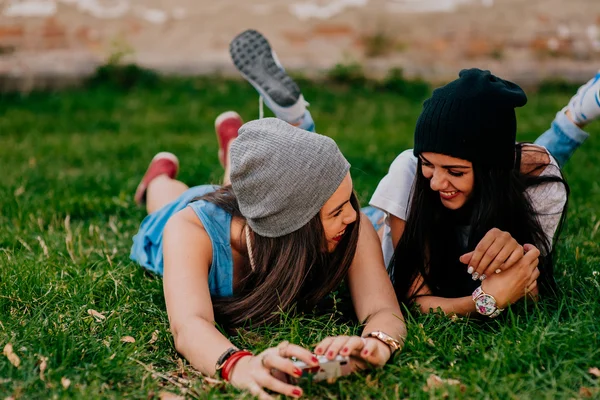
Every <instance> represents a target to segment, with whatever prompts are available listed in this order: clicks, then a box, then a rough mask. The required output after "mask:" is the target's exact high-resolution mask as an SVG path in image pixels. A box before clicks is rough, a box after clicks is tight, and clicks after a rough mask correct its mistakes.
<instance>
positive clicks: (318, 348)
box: [313, 347, 323, 358]
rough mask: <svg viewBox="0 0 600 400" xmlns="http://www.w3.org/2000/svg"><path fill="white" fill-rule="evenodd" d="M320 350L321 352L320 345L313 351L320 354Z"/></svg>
mask: <svg viewBox="0 0 600 400" xmlns="http://www.w3.org/2000/svg"><path fill="white" fill-rule="evenodd" d="M322 352H323V349H322V348H320V347H317V348H316V349H315V353H319V354H320V353H322ZM313 358H316V357H313Z"/></svg>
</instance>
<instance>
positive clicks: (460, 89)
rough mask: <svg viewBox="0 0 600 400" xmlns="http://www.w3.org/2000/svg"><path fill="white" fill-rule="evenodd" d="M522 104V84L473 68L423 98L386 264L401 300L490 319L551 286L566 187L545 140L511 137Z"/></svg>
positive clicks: (425, 307)
mask: <svg viewBox="0 0 600 400" xmlns="http://www.w3.org/2000/svg"><path fill="white" fill-rule="evenodd" d="M526 102H527V97H526V95H525V93H524V92H523V90H522V89H521V88H520V87H519V86H517V85H516V84H514V83H512V82H508V81H505V80H502V79H500V78H498V77H496V76H494V75H492V74H491V73H490V72H489V71H482V70H478V69H470V70H463V71H461V73H460V75H459V78H458V79H457V80H455V81H453V82H451V83H449V84H447V85H446V86H443V87H441V88H438V89H436V90H435V91H434V92H433V95H432V97H431V98H430V99H428V100H427V101H425V103H424V105H423V111H422V113H421V115H420V116H419V119H418V121H417V126H416V129H415V146H414V150H413V153H414V156H415V157H417V159H418V163H417V169H416V178H415V182H414V184H413V187H412V196H411V201H410V205H409V211H408V217H407V219H406V224H405V226H404V229H403V232H402V235H401V237H400V238H399V240H398V242H397V246H396V249H395V252H394V257H393V259H392V262H391V264H390V274H391V276H392V280H393V282H394V287H395V289H396V294H397V296H398V298H399V299H400V300H401V301H402V302H404V303H405V304H410V303H413V302H414V303H417V304H418V306H419V308H420V309H421V310H422V311H424V312H428V311H429V310H432V309H433V310H437V309H438V308H440V309H441V310H442V311H443V312H445V313H454V314H459V315H469V314H471V313H475V312H477V313H479V314H481V315H484V316H488V317H492V318H493V317H496V316H498V315H500V313H501V312H502V310H504V308H506V307H507V306H508V305H510V304H513V303H515V302H517V301H519V300H520V299H521V298H523V297H525V296H526V295H528V294H529V295H530V296H531V297H533V298H536V297H537V295H538V292H539V290H542V291H544V290H546V291H547V290H552V288H553V286H554V279H553V276H552V249H553V246H552V240H553V236H554V235H555V233H556V232H557V231H559V230H560V229H557V228H558V227H559V226H560V222H561V221H562V219H563V218H564V214H565V213H564V210H565V208H566V202H567V196H568V186H567V184H566V182H565V181H564V179H563V178H562V175H561V173H560V169H559V167H558V164H557V162H556V160H554V159H553V157H552V156H551V155H550V154H549V153H548V151H547V150H546V149H545V148H544V147H541V146H534V145H524V144H515V138H516V126H517V124H516V117H515V107H521V106H523V105H525V103H526ZM378 190H379V188H378ZM376 195H377V192H376ZM376 195H374V197H376ZM372 203H373V202H372Z"/></svg>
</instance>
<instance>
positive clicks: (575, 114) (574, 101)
mask: <svg viewBox="0 0 600 400" xmlns="http://www.w3.org/2000/svg"><path fill="white" fill-rule="evenodd" d="M567 107H568V109H569V111H570V112H571V118H573V121H575V123H577V124H580V125H583V124H587V123H589V122H591V121H593V120H595V119H597V118H598V117H600V72H598V73H597V74H596V76H595V77H593V78H592V79H590V80H589V81H588V82H587V83H586V84H585V85H583V86H581V87H580V88H579V90H577V93H576V94H575V96H573V97H571V100H570V101H569V105H568V106H567Z"/></svg>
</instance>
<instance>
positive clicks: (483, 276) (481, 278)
mask: <svg viewBox="0 0 600 400" xmlns="http://www.w3.org/2000/svg"><path fill="white" fill-rule="evenodd" d="M485 278H487V276H485V274H482V275H481V276H480V277H479V280H480V281H482V282H483V281H484V280H485Z"/></svg>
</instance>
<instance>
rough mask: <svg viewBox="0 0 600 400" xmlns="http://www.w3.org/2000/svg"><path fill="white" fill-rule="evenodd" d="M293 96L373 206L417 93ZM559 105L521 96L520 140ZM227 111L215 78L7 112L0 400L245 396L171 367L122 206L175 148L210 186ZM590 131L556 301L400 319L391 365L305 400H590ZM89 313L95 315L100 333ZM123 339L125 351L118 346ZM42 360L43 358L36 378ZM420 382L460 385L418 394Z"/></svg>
mask: <svg viewBox="0 0 600 400" xmlns="http://www.w3.org/2000/svg"><path fill="white" fill-rule="evenodd" d="M396 83H398V82H396ZM302 86H303V89H304V93H305V97H306V98H307V99H309V100H310V101H311V111H312V112H313V116H314V118H315V120H316V121H317V127H318V131H319V132H321V133H324V134H327V135H329V136H331V137H333V138H334V139H335V140H336V141H337V142H338V143H339V145H340V147H341V149H342V151H343V153H344V154H345V155H346V156H347V158H348V159H349V161H350V162H351V164H352V174H353V178H354V182H355V186H356V189H357V191H358V193H359V195H360V197H361V200H362V201H363V203H366V201H368V198H369V195H370V194H371V193H372V192H373V190H374V189H375V186H376V184H377V182H378V181H379V179H380V178H381V177H382V176H383V175H384V174H385V173H386V171H387V168H388V166H389V164H390V163H391V161H392V160H393V159H394V157H395V155H396V154H398V153H400V152H401V151H402V150H404V149H406V148H409V147H411V143H412V128H413V126H414V124H415V121H416V119H417V116H418V114H419V111H420V104H421V102H422V100H423V98H424V97H423V96H422V95H420V94H419V93H422V91H419V90H416V91H410V90H408V91H403V93H410V98H406V97H404V96H403V95H401V94H399V93H398V90H402V88H403V87H404V86H405V85H403V84H390V85H387V86H385V87H382V86H376V85H366V86H364V87H358V86H356V85H355V86H354V87H353V86H344V85H340V84H317V83H309V82H303V83H302ZM570 90H572V88H571V89H570ZM570 94H571V92H569V91H564V92H563V91H561V90H560V87H550V88H546V89H545V90H544V91H543V95H535V94H531V95H530V101H529V104H528V105H527V106H526V107H525V108H524V109H522V110H519V112H518V114H519V132H520V134H519V139H520V140H533V139H535V137H536V135H537V134H539V133H541V132H542V131H544V130H545V129H546V127H547V126H548V124H549V123H550V121H551V120H552V118H553V116H554V113H555V112H556V110H558V109H559V108H561V107H562V105H564V104H565V103H566V101H567V100H568V98H569V96H570ZM227 109H234V110H237V111H238V112H240V114H241V115H242V117H243V118H244V119H246V120H248V119H252V118H256V117H257V97H256V95H255V92H254V91H253V89H252V88H251V87H250V85H248V84H246V83H245V82H233V81H226V80H223V79H220V78H216V77H215V78H202V79H160V80H157V81H153V80H152V79H150V81H149V83H147V84H143V85H139V86H136V85H133V86H132V87H131V88H130V89H129V90H121V89H117V88H116V87H114V86H110V85H108V86H107V85H102V84H94V85H90V86H89V87H88V88H87V89H79V90H70V91H65V92H60V93H33V94H30V95H28V96H20V95H4V96H3V97H2V98H0V171H1V173H0V346H2V348H3V347H4V345H5V344H6V343H11V344H12V345H13V347H14V351H15V352H16V354H17V355H18V356H19V357H20V359H21V365H20V367H18V368H15V367H14V366H13V365H12V364H11V363H9V361H8V359H7V358H6V357H4V356H0V398H5V397H8V396H13V397H15V398H54V397H57V398H144V399H145V398H152V397H155V398H157V397H158V396H159V393H161V392H162V391H170V392H173V393H179V394H183V393H184V392H185V393H187V395H188V396H191V397H200V398H216V397H218V398H238V397H240V396H241V394H240V392H238V391H236V390H235V389H233V388H231V387H229V386H225V385H223V384H214V383H211V381H207V380H205V379H203V378H201V377H199V376H198V375H196V374H194V372H193V371H192V370H191V369H190V367H189V365H188V364H187V363H186V362H185V361H183V362H182V361H181V358H180V356H179V355H178V354H177V353H176V351H175V350H174V347H173V341H172V338H171V336H170V333H169V329H168V319H167V314H166V311H165V305H164V299H163V295H162V286H161V280H160V279H159V278H157V277H155V276H151V275H149V274H147V273H145V272H144V271H143V270H142V269H141V268H140V267H138V266H136V265H135V264H134V263H132V262H131V261H130V260H129V248H130V244H131V237H132V236H133V235H134V234H135V232H136V229H137V226H138V224H139V223H140V221H141V220H142V218H143V216H144V211H143V210H141V209H139V208H137V207H135V205H134V204H133V201H132V193H133V191H134V189H135V187H136V185H137V183H138V180H139V179H140V177H141V174H143V172H144V170H145V168H146V166H147V163H148V162H149V160H150V158H151V157H152V156H153V155H154V154H155V153H156V152H158V151H161V150H168V151H172V152H174V153H176V154H177V155H178V156H179V158H180V161H181V164H182V169H181V175H180V178H181V179H182V180H183V181H185V182H187V183H189V184H201V183H207V182H218V181H219V179H220V175H221V170H220V167H219V164H218V161H217V151H216V149H217V147H216V146H217V145H216V138H215V135H214V132H213V129H214V128H213V123H214V118H215V117H216V116H217V115H218V114H219V113H220V112H222V111H224V110H227ZM599 125H600V124H597V125H596V126H591V127H590V128H589V132H590V133H591V134H592V137H591V138H590V140H589V141H588V142H587V143H586V144H585V145H584V146H583V148H582V149H580V150H579V151H578V152H577V153H576V155H575V156H574V158H573V159H572V160H571V161H570V162H569V164H568V165H567V167H566V168H565V175H566V177H567V179H568V181H569V183H570V185H571V188H572V193H571V202H570V209H569V217H568V223H567V226H566V229H565V231H564V235H563V240H562V241H561V243H560V245H559V251H558V265H557V267H556V271H557V277H558V281H559V285H560V287H561V288H562V291H561V293H560V294H559V296H558V298H557V299H556V300H554V301H543V302H541V303H540V304H538V305H537V306H532V307H528V308H522V309H519V310H514V312H511V311H509V312H508V314H509V315H508V316H507V318H506V320H505V321H503V322H500V321H493V322H491V323H489V324H482V323H478V322H475V321H469V320H467V319H464V318H456V319H450V318H445V317H441V316H438V315H429V316H414V317H411V318H409V319H408V321H407V325H408V331H409V336H408V340H407V343H406V346H405V348H404V350H403V351H402V353H401V354H399V355H397V356H396V358H395V359H394V360H393V362H390V363H389V364H388V365H387V366H386V367H385V368H383V369H382V370H378V371H371V372H368V373H363V374H357V375H355V376H352V377H349V378H345V379H340V380H338V381H337V383H335V384H332V385H327V384H322V385H321V384H314V385H312V386H311V387H307V388H305V392H306V393H307V395H308V396H307V397H311V396H312V397H314V398H369V397H370V398H390V399H391V398H407V397H411V398H440V397H443V396H445V395H449V396H450V397H458V398H490V399H507V398H520V399H538V398H542V399H554V398H578V397H581V396H585V395H586V394H590V393H591V396H596V397H598V396H600V394H599V390H600V388H599V384H598V380H597V379H594V378H593V377H592V376H591V375H589V374H588V369H589V368H590V367H594V366H597V367H600V350H599V333H598V332H599V331H600V302H599V299H600V276H599V275H598V274H597V273H596V272H595V271H600V266H599V262H600V248H599V244H598V243H599V239H600V233H599V232H598V227H599V225H600V180H599V178H598V177H599V176H600V126H599ZM89 309H93V310H96V311H98V312H101V313H102V314H103V315H104V316H105V317H106V318H105V319H104V320H100V321H97V320H96V319H95V318H94V317H93V316H91V315H90V314H88V310H89ZM338 317H339V313H337V312H336V313H333V314H332V315H325V316H319V317H312V316H296V317H293V316H290V315H282V318H281V323H280V324H277V325H275V326H270V327H263V328H260V329H255V330H250V331H242V332H241V334H240V335H237V336H234V337H233V340H234V341H235V342H236V343H237V344H239V345H240V346H242V347H248V348H251V349H255V350H261V349H263V348H265V347H267V346H269V345H271V344H274V343H276V342H278V341H280V340H283V339H288V340H290V341H292V342H294V343H298V344H302V345H306V346H310V345H312V344H314V343H316V342H317V341H318V340H319V339H320V338H322V337H324V336H326V335H335V334H339V333H345V332H349V333H352V332H357V331H358V330H359V327H358V326H357V325H356V324H354V323H336V319H337V318H338ZM155 331H156V332H157V340H156V341H155V342H153V343H150V342H151V338H152V335H153V332H155ZM124 336H132V337H133V338H135V343H123V342H121V338H122V337H124ZM198 340H202V338H200V337H199V338H198ZM42 357H47V358H48V361H47V368H46V370H45V371H44V380H42V379H40V366H39V362H40V359H41V358H42ZM140 363H141V364H140ZM150 369H153V370H154V371H156V372H158V373H160V374H161V375H162V376H165V377H168V378H170V381H169V380H167V379H163V378H161V377H160V376H157V375H154V374H152V373H151V372H149V370H150ZM431 374H436V375H439V376H440V377H442V378H444V379H446V378H452V379H458V380H460V381H461V382H462V384H463V385H462V386H460V385H449V386H445V387H442V388H441V389H437V390H429V391H424V389H423V388H424V387H425V386H426V382H427V379H428V377H429V376H430V375H431ZM63 378H66V379H69V380H70V382H71V383H70V386H69V387H68V388H65V387H64V386H63V384H62V383H61V379H63ZM181 379H184V380H181ZM188 381H189V382H188ZM173 382H176V383H173ZM582 387H585V388H589V391H587V392H586V390H585V389H584V390H583V392H580V390H581V388H582Z"/></svg>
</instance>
